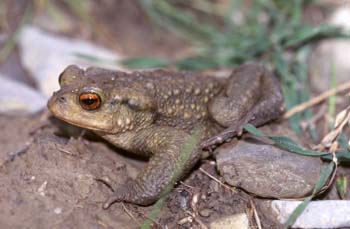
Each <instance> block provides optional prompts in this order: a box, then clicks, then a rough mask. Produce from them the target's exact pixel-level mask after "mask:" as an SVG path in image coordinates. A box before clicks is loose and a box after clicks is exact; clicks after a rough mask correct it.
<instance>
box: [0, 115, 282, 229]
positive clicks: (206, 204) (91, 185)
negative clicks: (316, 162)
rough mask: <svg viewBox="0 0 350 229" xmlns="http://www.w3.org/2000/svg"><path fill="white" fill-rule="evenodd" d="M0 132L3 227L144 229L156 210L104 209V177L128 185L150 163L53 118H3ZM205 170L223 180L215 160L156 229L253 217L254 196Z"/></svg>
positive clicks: (178, 193) (194, 176) (173, 201)
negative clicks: (141, 227)
mask: <svg viewBox="0 0 350 229" xmlns="http://www.w3.org/2000/svg"><path fill="white" fill-rule="evenodd" d="M0 129H1V133H2V136H1V138H0V144H1V155H0V180H1V183H0V193H1V197H0V206H1V208H0V228H24V227H25V228H138V226H139V225H140V224H142V223H143V222H144V221H146V220H147V217H148V215H149V214H150V212H151V211H152V209H153V208H154V207H153V206H150V207H138V206H135V205H132V204H122V203H116V204H114V205H112V207H111V208H110V209H108V210H103V209H102V203H103V201H104V200H105V199H106V198H107V195H108V194H109V193H111V190H110V189H109V188H108V187H107V186H106V185H105V184H103V183H102V182H100V181H98V179H103V180H106V181H108V182H109V183H111V184H120V183H124V182H125V181H126V179H130V178H131V177H135V175H136V173H137V169H139V168H140V167H141V166H143V164H144V163H146V162H145V161H141V160H140V159H136V158H132V157H128V156H126V155H125V152H121V151H120V150H118V149H116V148H114V147H113V146H111V145H109V144H108V143H107V142H104V141H103V140H101V139H97V137H95V136H93V135H92V134H89V133H87V134H84V135H80V134H81V131H80V130H78V129H75V128H73V127H71V126H70V127H69V126H67V125H65V124H62V123H61V122H60V121H58V120H54V119H52V118H48V117H47V113H46V114H44V115H39V116H35V117H31V118H18V117H9V116H0ZM72 135H73V136H74V135H75V136H76V138H74V137H68V136H72ZM79 135H80V136H81V137H80V136H79ZM201 170H204V171H206V172H208V173H210V174H211V175H212V176H215V177H218V174H217V173H216V171H215V165H214V164H213V162H212V161H209V160H207V161H203V162H202V163H201V164H200V166H198V167H197V168H196V169H194V171H193V173H191V174H190V175H189V177H188V178H187V179H185V180H184V181H183V182H181V184H179V185H178V186H177V187H176V188H175V189H174V191H173V192H172V193H171V194H170V196H169V197H168V198H167V200H166V202H165V204H164V207H163V208H162V210H161V212H160V215H159V217H158V218H157V219H156V221H155V222H154V226H153V228H164V227H165V226H167V227H168V228H189V227H190V226H191V225H192V226H194V227H195V228H196V226H197V227H199V224H207V223H209V222H211V221H213V220H215V219H217V218H219V217H223V216H228V215H232V214H233V213H239V212H247V213H249V209H251V204H252V202H251V201H252V198H251V197H250V196H249V195H247V194H245V193H244V192H242V191H238V190H236V191H234V192H233V191H231V190H228V189H227V188H225V187H223V186H221V185H219V184H218V182H216V181H215V180H213V179H211V178H210V177H209V176H208V175H206V174H205V173H203V172H202V171H201ZM197 198H198V201H196V199H197ZM189 216H195V217H194V219H195V221H194V222H191V221H189V220H187V219H188V217H189ZM266 223H267V224H268V225H269V221H266V222H265V225H266ZM275 226H276V225H275Z"/></svg>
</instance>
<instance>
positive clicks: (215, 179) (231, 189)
mask: <svg viewBox="0 0 350 229" xmlns="http://www.w3.org/2000/svg"><path fill="white" fill-rule="evenodd" d="M199 170H200V171H201V172H202V173H204V174H205V175H207V176H208V177H210V178H211V179H213V180H214V181H216V182H218V183H219V184H220V185H222V186H223V187H225V188H227V189H229V190H230V191H231V192H232V193H236V190H235V189H234V188H232V187H229V186H228V185H226V184H224V183H222V181H220V180H219V179H218V178H216V177H214V176H212V175H210V174H209V173H208V172H207V171H205V170H204V169H202V168H199Z"/></svg>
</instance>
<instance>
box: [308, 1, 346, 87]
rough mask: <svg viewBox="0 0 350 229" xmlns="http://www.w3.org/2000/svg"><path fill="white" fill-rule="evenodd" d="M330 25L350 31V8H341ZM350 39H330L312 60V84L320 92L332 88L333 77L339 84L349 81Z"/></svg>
mask: <svg viewBox="0 0 350 229" xmlns="http://www.w3.org/2000/svg"><path fill="white" fill-rule="evenodd" d="M328 24H330V25H335V26H340V27H342V28H343V29H346V30H349V29H350V8H349V7H343V6H341V7H339V8H338V9H337V10H335V11H334V13H333V14H332V15H331V17H330V19H329V22H328ZM349 52H350V40H349V39H329V40H325V41H322V42H320V44H319V45H318V46H317V48H316V49H315V50H314V51H313V52H312V54H311V58H310V79H311V84H312V86H313V87H315V89H316V90H318V91H324V90H327V89H329V88H330V85H331V84H330V83H331V80H332V76H333V77H335V80H336V82H337V84H340V83H344V82H346V81H348V80H349V72H350V58H349V57H348V53H349Z"/></svg>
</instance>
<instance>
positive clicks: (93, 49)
mask: <svg viewBox="0 0 350 229" xmlns="http://www.w3.org/2000/svg"><path fill="white" fill-rule="evenodd" d="M19 48H20V57H21V62H22V64H23V66H24V67H25V68H26V69H27V70H28V71H29V72H30V73H31V74H32V75H33V77H34V78H35V79H36V81H37V83H38V85H39V89H40V90H41V91H42V93H43V94H44V95H45V96H47V97H49V96H51V95H52V92H53V91H55V90H57V89H58V88H59V85H58V80H57V79H58V76H59V74H60V73H61V72H62V71H63V69H64V68H65V67H66V66H68V65H70V64H77V65H79V66H81V67H88V66H91V65H93V66H100V67H105V68H110V69H120V67H119V66H118V65H117V64H116V60H118V59H119V56H118V55H117V54H114V53H112V52H110V51H108V50H106V49H103V48H101V47H98V46H96V45H93V44H91V43H88V42H86V41H82V40H77V39H69V38H65V37H61V36H57V35H53V34H50V33H47V32H44V31H42V30H40V29H38V28H36V27H32V26H26V27H24V28H23V30H22V32H21V35H20V37H19ZM84 55H85V56H90V57H94V58H97V59H101V60H105V61H103V62H101V61H96V60H93V59H91V58H90V59H89V58H82V56H84Z"/></svg>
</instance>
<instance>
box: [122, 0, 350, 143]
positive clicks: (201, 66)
mask: <svg viewBox="0 0 350 229" xmlns="http://www.w3.org/2000/svg"><path fill="white" fill-rule="evenodd" d="M243 2H244V1H242V0H231V1H230V2H229V4H228V6H226V7H221V8H220V6H218V5H217V4H213V3H211V2H210V1H208V0H203V1H184V0H177V1H175V0H174V1H165V0H140V3H141V5H142V6H143V8H144V9H145V11H146V12H147V13H148V15H149V18H150V19H151V21H153V22H154V23H156V24H157V25H159V26H161V27H163V28H164V29H166V30H168V31H170V32H171V33H174V34H177V35H179V36H181V37H183V38H185V39H187V40H188V41H189V42H190V43H192V45H193V49H192V52H191V53H189V54H188V55H187V56H183V57H182V58H179V59H176V60H164V59H157V58H154V57H138V58H133V59H127V60H124V61H122V63H123V64H124V65H126V66H127V67H131V68H154V67H166V66H175V67H177V68H178V69H184V70H205V69H213V68H232V67H235V66H237V65H240V64H242V63H244V62H247V61H257V62H261V63H264V64H265V65H266V66H268V67H269V68H270V69H271V70H272V71H274V72H275V73H276V75H278V77H279V78H280V80H281V83H282V87H283V92H284V95H285V99H286V106H287V109H290V108H291V107H293V106H295V105H297V104H299V103H301V102H303V101H306V100H308V99H309V98H310V92H309V85H308V82H309V81H308V77H307V73H308V65H307V61H306V60H307V57H308V53H309V50H310V45H311V44H315V42H316V41H319V40H322V39H326V38H349V35H350V34H349V32H346V31H343V30H341V29H340V28H338V27H335V26H329V25H319V26H313V25H310V24H307V23H305V22H304V21H303V18H302V13H303V9H304V8H305V7H306V6H308V5H310V4H314V2H313V1H307V0H295V1H278V0H253V1H252V4H251V7H250V8H244V7H243ZM223 8H224V9H223ZM243 9H246V10H243ZM238 16H239V18H241V20H237V18H238ZM233 18H236V20H233ZM311 117H312V113H311V111H310V110H306V111H305V112H303V113H300V114H296V115H294V116H293V117H292V118H291V119H290V123H291V126H292V127H293V129H294V130H295V131H296V132H297V133H300V132H301V131H302V130H301V129H300V122H301V120H302V119H310V118H311ZM309 133H310V135H311V136H312V137H313V139H314V140H317V139H318V136H317V133H316V131H315V130H314V129H312V128H310V129H309Z"/></svg>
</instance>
